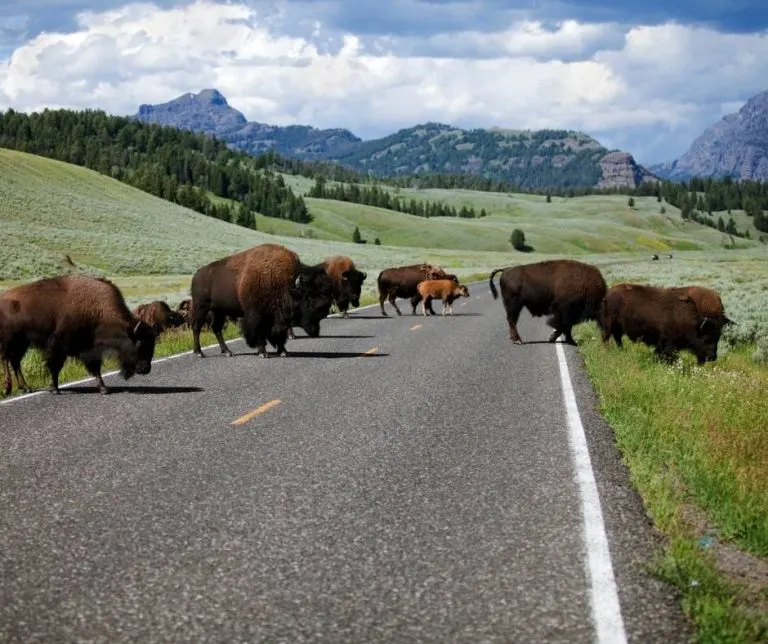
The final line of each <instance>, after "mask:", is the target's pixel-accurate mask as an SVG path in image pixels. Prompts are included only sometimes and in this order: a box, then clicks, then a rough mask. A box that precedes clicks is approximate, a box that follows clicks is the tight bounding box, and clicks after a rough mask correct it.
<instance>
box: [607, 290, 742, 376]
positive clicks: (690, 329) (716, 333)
mask: <svg viewBox="0 0 768 644" xmlns="http://www.w3.org/2000/svg"><path fill="white" fill-rule="evenodd" d="M694 288H695V287H694ZM693 293H694V294H696V293H697V291H695V290H694V291H693ZM699 295H700V293H699ZM726 319H727V318H726ZM597 322H598V326H599V328H600V330H601V332H602V338H603V342H608V341H609V340H610V338H611V337H613V339H614V341H615V342H616V344H617V346H619V347H620V346H622V338H623V336H625V335H626V336H627V337H628V338H629V339H630V340H633V341H639V342H643V343H644V344H646V345H648V346H652V347H655V353H656V355H657V356H658V357H660V358H662V359H664V360H672V359H674V358H675V357H676V355H677V353H678V352H679V351H681V350H683V349H688V350H690V351H691V352H692V353H693V354H694V355H695V356H696V359H697V361H698V363H699V364H703V363H705V362H707V361H710V360H716V359H717V343H718V341H719V340H720V333H721V331H722V327H723V325H724V322H722V320H719V319H716V318H710V317H707V316H706V315H705V314H703V313H702V312H701V310H700V303H699V302H697V300H696V297H695V295H691V292H690V291H689V290H688V288H662V287H658V286H646V285H644V284H626V283H623V284H617V285H615V286H613V287H611V288H610V289H608V292H607V294H606V296H605V299H604V300H603V303H602V306H601V310H600V315H599V316H598V319H597ZM729 322H730V321H729Z"/></svg>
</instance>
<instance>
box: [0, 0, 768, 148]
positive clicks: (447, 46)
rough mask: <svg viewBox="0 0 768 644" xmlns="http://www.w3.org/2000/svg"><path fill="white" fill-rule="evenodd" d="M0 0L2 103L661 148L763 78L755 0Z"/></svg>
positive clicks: (760, 86) (368, 131)
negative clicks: (213, 110) (176, 110)
mask: <svg viewBox="0 0 768 644" xmlns="http://www.w3.org/2000/svg"><path fill="white" fill-rule="evenodd" d="M0 4H1V5H2V11H0V109H4V108H6V107H14V108H15V109H21V110H25V111H30V110H36V109H41V108H43V107H46V106H50V107H72V108H83V107H99V108H102V109H105V110H107V111H110V112H113V113H118V114H128V113H133V112H135V111H136V109H137V107H138V105H139V104H140V103H147V102H164V101H167V100H170V99H172V98H174V97H175V96H177V95H179V94H182V93H184V92H188V91H192V92H197V91H199V90H200V89H203V88H205V87H216V88H218V89H219V90H220V91H222V93H223V94H224V95H225V96H226V97H227V98H228V100H229V103H230V104H231V105H232V106H234V107H236V108H237V109H239V110H240V111H242V112H243V113H244V114H245V115H246V117H247V118H249V119H250V120H255V121H260V122H266V123H275V124H281V125H285V124H290V123H301V124H309V125H314V126H316V127H348V128H349V129H351V130H352V131H353V132H354V133H355V134H357V135H358V136H361V137H363V138H373V137H377V136H382V135H385V134H388V133H391V132H393V131H395V130H397V129H399V128H401V127H408V126H411V125H415V124H416V123H420V122H424V121H441V122H445V123H451V124H455V125H458V126H460V127H493V126H499V127H506V128H513V129H524V128H525V129H527V128H531V129H537V128H542V127H551V128H566V129H579V130H582V131H585V132H587V133H588V134H590V135H592V136H594V137H595V138H597V139H598V140H600V141H601V142H602V143H603V144H605V145H606V146H608V147H612V148H613V147H615V148H620V149H625V150H628V151H629V152H632V153H633V154H634V155H635V157H636V158H637V159H638V160H639V161H641V162H643V163H653V162H656V161H662V160H667V159H672V158H675V157H676V156H679V155H680V154H681V153H682V152H684V151H685V149H687V147H688V146H689V145H690V143H691V141H692V140H693V138H694V137H695V136H696V135H698V134H699V133H700V132H701V131H702V130H703V129H704V128H705V127H707V126H709V125H711V124H712V123H714V122H715V121H717V120H718V119H719V118H721V117H722V116H723V115H724V114H726V113H729V112H733V111H735V110H737V109H738V108H739V107H740V106H741V104H743V102H744V101H745V100H746V99H747V98H749V97H750V96H752V95H754V94H756V93H758V92H760V91H763V90H766V89H768V80H766V77H765V74H764V70H765V63H764V61H765V60H768V3H766V2H765V1H764V0H762V1H760V2H758V1H755V0H732V1H730V2H722V1H720V0H699V1H696V2H691V1H678V2H677V3H674V4H673V3H669V2H663V1H661V0H649V1H647V2H644V3H638V2H634V1H633V2H626V1H623V0H622V1H617V0H612V1H608V0H588V1H586V2H568V1H561V2H555V1H547V0H538V1H533V0H526V1H522V2H505V1H502V0H387V1H384V0H381V1H373V0H356V1H351V2H348V1H344V0H259V1H258V2H254V1H249V0H242V1H238V0H229V1H227V2H225V1H223V0H196V1H195V2H189V1H187V2H174V1H168V0H156V1H155V2H142V3H134V4H132V3H126V2H125V1H123V0H98V1H95V0H92V1H88V0H0ZM764 83H765V85H764Z"/></svg>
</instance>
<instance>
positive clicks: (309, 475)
mask: <svg viewBox="0 0 768 644" xmlns="http://www.w3.org/2000/svg"><path fill="white" fill-rule="evenodd" d="M470 292H471V294H472V296H471V298H470V299H469V300H466V299H463V300H460V301H459V302H457V303H456V305H455V307H454V309H455V312H456V315H455V316H454V317H453V318H447V319H446V318H442V317H440V316H437V317H434V318H433V317H429V318H423V317H421V316H418V317H411V316H410V315H404V316H403V317H401V318H397V317H390V318H382V317H381V316H380V314H379V313H378V309H377V308H368V309H364V310H360V311H357V312H355V313H354V314H353V315H354V317H353V318H352V319H349V320H342V319H338V318H337V319H329V320H327V321H325V322H323V325H322V333H323V336H324V337H321V338H318V339H309V338H307V337H298V338H297V339H296V340H292V341H289V344H288V350H289V351H290V352H291V355H290V356H289V357H288V358H272V359H269V360H264V359H260V358H257V357H255V356H254V355H253V352H252V351H251V350H249V349H248V348H247V347H246V346H245V345H244V344H243V343H242V342H234V343H232V344H231V347H232V349H233V350H235V352H236V353H237V355H236V356H235V357H234V358H225V357H221V356H219V355H217V352H216V350H213V349H209V350H208V351H207V354H208V356H209V357H208V358H206V359H204V360H200V359H199V358H194V357H192V356H190V355H186V356H182V357H179V358H176V359H173V360H167V361H163V362H160V363H157V364H155V366H154V367H153V370H152V373H151V374H150V375H149V376H145V377H140V376H137V377H136V378H134V379H132V380H130V381H128V382H124V381H122V380H120V379H119V377H117V376H112V377H110V378H108V379H107V384H108V385H111V386H113V387H114V392H113V393H112V394H111V395H109V396H101V395H99V394H97V393H95V387H94V386H93V384H92V383H87V384H83V385H79V386H76V387H72V388H69V389H64V390H63V394H62V395H61V396H59V397H56V396H52V395H50V394H48V393H43V394H41V395H38V396H33V397H30V398H26V399H24V400H19V401H16V402H13V403H10V404H5V405H0V641H3V642H16V641H18V642H75V641H78V642H109V643H113V642H122V641H134V642H168V641H174V642H191V641H196V642H202V641H205V642H334V643H336V642H396V643H401V642H590V641H595V640H596V638H597V630H596V626H595V623H596V622H595V619H594V617H593V615H594V614H595V611H596V610H597V611H598V612H599V611H600V610H601V609H602V608H604V607H601V606H597V607H595V606H593V605H591V601H590V597H591V589H592V587H591V585H590V584H591V581H590V577H589V574H588V566H587V556H588V554H587V553H588V544H587V543H586V542H585V538H584V525H585V524H584V517H583V515H582V510H581V502H580V492H579V487H578V485H577V483H576V479H575V474H574V457H573V453H572V451H571V448H570V447H569V440H568V426H567V425H568V423H567V420H566V408H565V404H564V400H563V393H562V390H561V383H560V375H559V368H558V358H557V354H556V347H555V346H554V345H552V344H548V343H545V342H543V340H544V339H545V338H546V337H547V335H548V332H549V330H548V328H547V327H545V325H544V322H543V320H542V319H536V320H533V319H531V318H530V317H524V318H523V320H522V323H521V325H520V330H521V334H522V336H523V339H524V340H526V341H529V342H530V341H537V342H532V343H530V344H525V345H522V346H515V345H512V344H511V343H510V341H509V340H508V336H507V330H506V323H505V320H504V312H503V307H502V304H501V302H500V301H493V300H492V299H491V297H490V295H489V293H488V289H487V285H481V284H477V285H471V286H470ZM478 296H479V297H478ZM406 304H407V303H406ZM462 304H464V306H462ZM439 309H440V305H439V304H438V305H437V307H436V310H438V311H439ZM404 310H405V309H404ZM297 334H298V331H297ZM564 349H565V354H566V355H567V356H568V363H569V368H570V373H571V377H572V380H573V388H574V392H575V395H576V400H577V402H578V407H579V412H580V414H581V420H582V423H583V426H584V432H585V434H586V437H587V443H588V446H589V453H590V456H591V459H592V466H593V470H594V475H595V479H596V482H597V490H598V492H599V495H600V501H601V503H602V513H603V518H604V522H605V531H606V534H607V538H608V544H609V547H610V558H611V562H610V568H611V569H612V572H613V574H614V577H615V581H616V586H617V588H618V599H619V604H620V610H621V622H622V624H623V633H624V634H625V635H626V640H627V641H631V642H682V641H685V640H686V638H687V637H688V636H689V635H690V631H689V626H688V624H687V622H686V620H685V618H684V617H683V615H682V614H681V610H680V608H679V603H678V601H677V599H676V598H675V596H674V595H673V594H672V592H671V591H670V590H669V589H668V588H666V587H665V586H663V585H662V584H660V583H659V582H657V581H655V580H654V579H653V578H651V577H650V576H649V575H648V573H647V572H646V566H647V563H648V561H649V559H650V558H651V557H652V555H653V552H654V549H655V548H657V547H658V543H657V542H656V541H655V538H654V535H653V532H652V530H651V527H650V525H649V522H648V519H647V518H646V516H645V514H644V512H643V508H642V504H641V503H640V501H639V499H638V497H637V495H636V494H635V493H634V492H633V491H632V489H631V487H630V486H629V483H628V476H627V472H626V470H625V468H624V467H623V465H622V464H621V461H620V459H619V456H618V454H617V451H616V449H615V447H614V444H613V441H612V437H611V434H610V430H609V429H608V428H607V426H606V425H605V424H604V423H603V422H602V421H601V420H600V418H599V417H598V416H597V414H596V413H595V412H594V408H595V398H594V394H593V392H592V390H591V389H590V387H589V384H588V382H587V380H586V378H585V376H584V374H583V371H582V369H581V368H580V364H579V358H578V354H577V353H576V351H575V350H574V349H573V348H572V347H564ZM233 423H236V424H233ZM609 639H611V638H609ZM605 641H608V640H605ZM613 641H620V639H615V638H614V639H613Z"/></svg>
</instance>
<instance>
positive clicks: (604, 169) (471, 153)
mask: <svg viewBox="0 0 768 644" xmlns="http://www.w3.org/2000/svg"><path fill="white" fill-rule="evenodd" d="M135 118H137V119H139V120H141V121H143V122H145V123H159V124H161V125H171V126H174V127H178V128H184V129H190V130H193V131H197V132H204V133H206V134H212V135H215V136H216V137H217V138H219V139H221V140H223V141H225V142H226V143H228V144H229V145H230V146H232V147H235V148H238V149H242V150H244V151H246V152H249V153H251V154H259V153H262V152H264V151H265V150H268V149H274V150H275V151H276V152H277V153H279V154H281V155H282V156H286V157H290V158H298V159H303V160H323V161H334V162H337V163H340V164H343V165H345V166H348V167H351V168H354V169H356V170H359V171H361V172H366V173H370V174H373V175H376V176H385V175H410V174H417V173H466V174H481V175H484V176H488V177H491V178H493V179H500V180H504V181H508V182H512V183H514V184H516V185H519V186H521V187H526V188H540V189H546V188H553V189H554V188H561V189H562V188H566V189H567V188H583V187H596V186H597V187H615V186H629V187H635V186H637V185H639V184H640V183H642V182H643V181H644V180H650V179H653V178H654V177H653V176H652V175H651V173H649V172H648V171H647V170H646V169H645V168H643V167H642V166H640V165H638V164H637V163H635V160H634V159H633V158H632V155H630V154H629V153H627V152H620V151H609V150H608V149H606V148H605V147H604V146H602V145H601V144H600V143H598V142H597V141H596V140H595V139H593V138H591V137H590V136H587V135H586V134H584V133H582V132H575V131H571V130H537V131H531V130H502V129H497V128H493V129H475V130H462V129H460V128H456V127H452V126H450V125H445V124H442V123H425V124H422V125H416V126H414V127H411V128H407V129H404V130H400V131H399V132H396V133H394V134H391V135H389V136H386V137H384V138H381V139H373V140H369V141H363V140H362V139H361V138H359V137H357V136H355V135H354V134H352V133H351V132H350V131H349V130H345V129H326V130H320V129H317V128H314V127H310V126H306V125H291V126H287V127H280V126H275V125H267V124H264V123H256V122H249V121H248V120H247V119H246V118H245V116H243V114H242V113H241V112H239V111H237V110H236V109H234V108H232V107H231V106H230V105H229V104H228V103H227V99H226V98H225V97H224V96H223V95H222V94H221V93H220V92H219V91H217V90H215V89H205V90H203V91H201V92H200V93H199V94H192V93H187V94H183V95H182V96H179V97H178V98H176V99H174V100H172V101H170V102H168V103H163V104H161V105H141V106H140V107H139V111H138V112H137V114H136V115H135Z"/></svg>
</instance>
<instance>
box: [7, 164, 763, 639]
mask: <svg viewBox="0 0 768 644" xmlns="http://www.w3.org/2000/svg"><path fill="white" fill-rule="evenodd" d="M286 182H287V183H289V184H290V185H292V186H294V187H295V188H296V189H297V190H299V191H306V190H308V189H309V188H310V187H311V185H312V182H311V181H310V180H308V179H304V178H301V177H286ZM401 194H403V195H404V196H405V195H407V196H408V198H411V197H413V198H415V199H429V200H438V201H443V202H444V203H450V204H453V205H456V206H457V207H461V205H467V206H472V207H474V208H475V210H476V211H478V212H479V210H480V209H481V208H485V209H486V210H487V211H488V213H489V214H488V216H487V217H484V218H482V219H478V220H461V219H453V218H437V219H422V218H418V217H414V216H412V215H406V214H400V213H395V212H392V211H388V210H382V209H379V208H371V207H366V206H360V205H355V204H349V203H341V202H332V201H327V200H317V199H307V204H308V207H309V209H310V212H311V213H312V215H313V216H314V220H313V221H312V223H311V224H308V225H300V224H295V223H292V222H288V221H282V220H275V219H269V218H266V217H262V216H257V228H258V230H248V229H244V228H241V227H237V226H234V225H232V224H229V223H226V222H221V221H217V220H214V219H211V218H208V217H205V216H203V215H200V214H198V213H194V212H192V211H189V210H186V209H184V208H181V207H179V206H176V205H174V204H170V203H168V202H165V201H162V200H160V199H157V198H155V197H152V196H150V195H147V194H145V193H142V192H139V191H137V190H134V189H132V188H130V187H128V186H126V185H124V184H122V183H119V182H117V181H113V180H111V179H109V178H106V177H103V176H101V175H98V174H96V173H94V172H91V171H89V170H85V169H82V168H77V167H74V166H70V165H67V164H64V163H60V162H57V161H52V160H48V159H42V158H39V157H34V156H31V155H26V154H23V153H19V152H10V151H6V150H0V227H2V232H3V243H2V244H0V290H2V289H3V288H4V287H8V286H10V285H12V284H15V283H18V282H21V281H27V280H30V279H32V278H36V277H40V276H45V275H53V274H60V273H62V272H67V271H71V270H77V271H83V272H86V273H90V274H95V275H104V276H108V277H110V279H113V280H114V281H115V282H116V283H117V284H118V286H119V287H120V288H121V290H122V291H123V293H124V295H125V296H126V299H127V301H128V303H129V305H131V306H134V305H136V304H138V303H140V302H143V301H148V300H150V299H163V300H166V301H168V302H169V303H171V304H172V305H173V304H175V303H176V302H177V301H179V300H181V299H182V298H183V297H186V296H187V293H188V290H189V281H190V277H191V275H192V273H193V272H194V271H195V270H196V269H197V268H198V267H199V266H201V265H202V264H205V263H207V262H209V261H212V260H213V259H216V258H218V257H222V256H225V255H227V254H230V253H232V252H235V251H237V250H241V249H244V248H247V247H250V246H253V245H255V244H260V243H265V242H275V243H280V244H284V245H287V246H288V247H290V248H292V249H293V250H295V251H297V252H298V253H299V254H300V256H301V257H302V259H303V260H304V261H305V262H307V263H315V262H318V261H320V260H321V259H322V258H324V257H326V256H328V255H331V254H337V253H339V254H345V255H349V256H351V257H353V258H354V259H355V261H356V263H357V264H358V266H359V267H360V268H361V269H362V270H365V271H368V279H367V280H366V283H365V288H364V293H363V299H364V301H366V302H370V301H372V299H373V297H374V291H375V276H376V275H377V273H378V271H379V270H381V269H382V268H384V267H386V266H396V265H402V264H410V263H414V262H418V261H431V262H434V263H438V264H441V265H443V266H444V267H446V268H447V269H450V270H451V271H452V272H455V273H457V274H458V275H459V276H460V277H461V278H462V279H463V280H465V281H470V280H471V279H475V278H482V277H483V276H487V274H488V272H489V271H490V270H492V269H494V268H498V267H503V266H509V265H512V264H520V263H527V262H532V261H537V260H540V259H545V258H551V257H562V256H567V257H573V258H577V259H580V260H582V261H585V262H589V263H592V264H595V265H596V266H598V267H599V268H600V270H601V271H602V272H603V274H604V276H605V277H606V280H607V282H608V283H609V285H610V284H614V283H616V282H620V281H634V282H643V283H651V284H657V285H673V284H674V285H680V284H693V283H696V284H701V285H705V286H711V287H713V288H715V289H717V290H718V291H719V292H720V294H721V296H722V298H723V301H724V304H725V307H726V312H727V314H728V316H729V317H730V318H732V319H733V320H735V321H736V323H737V324H736V325H734V326H732V327H727V329H726V331H725V333H724V336H723V338H722V340H721V342H720V346H719V358H718V360H717V362H716V363H713V364H712V363H710V364H707V365H704V366H702V367H699V366H697V365H695V364H694V362H695V361H694V360H693V359H692V357H691V356H689V355H687V354H683V355H682V356H681V358H680V360H679V361H678V362H677V363H675V364H674V365H671V366H670V365H664V364H660V363H658V362H657V361H656V360H654V359H653V357H652V355H651V351H650V350H649V349H648V348H647V347H644V346H642V345H632V344H631V343H628V346H627V347H626V348H625V349H623V350H620V349H617V348H616V347H614V346H610V345H609V346H604V345H603V344H602V342H600V340H599V338H598V335H597V330H596V327H595V326H594V324H585V325H582V326H581V327H579V329H578V333H577V339H578V340H579V341H580V345H581V346H580V352H581V356H582V358H583V360H584V363H585V367H586V369H587V372H588V374H589V376H590V378H591V380H592V382H593V384H594V386H595V389H596V391H597V393H598V396H599V399H600V405H601V411H602V413H603V414H604V416H605V417H606V419H607V420H608V422H609V423H610V425H611V426H612V427H613V429H614V431H615V434H616V440H617V444H618V446H619V449H620V450H621V453H622V456H623V458H624V460H625V463H626V464H627V466H628V468H629V471H630V473H631V477H632V481H633V484H634V485H635V486H636V488H637V489H638V491H639V492H640V494H641V495H642V497H643V499H644V502H645V504H646V508H647V511H648V513H649V515H650V516H651V518H652V519H653V521H654V523H655V525H656V527H657V528H658V529H659V530H660V531H661V532H662V533H663V534H664V535H665V537H666V544H667V546H666V548H664V550H663V552H661V553H660V554H659V557H658V559H657V561H656V563H655V565H654V573H655V574H657V575H658V576H660V577H661V578H663V579H665V580H666V581H668V582H670V583H673V584H675V585H676V586H677V587H678V588H679V589H680V591H681V594H682V597H683V602H684V606H685V609H686V610H687V612H688V613H689V614H690V615H691V616H692V618H693V619H694V621H695V622H696V624H697V626H698V634H697V637H698V640H699V641H708V642H724V641H733V642H750V641H765V639H767V638H768V623H767V620H766V615H768V572H765V574H764V576H763V577H760V575H759V574H758V575H757V576H755V575H754V573H749V572H746V573H745V572H744V570H745V569H746V570H748V571H749V570H752V571H754V570H758V571H760V570H764V569H765V567H766V566H768V563H766V560H767V559H768V469H766V464H768V438H767V437H768V434H767V433H766V428H768V406H767V405H765V403H764V400H765V391H766V390H768V246H766V245H765V244H761V243H760V242H759V241H757V236H758V235H757V234H756V231H752V233H753V239H752V240H742V239H736V240H735V245H736V248H726V247H725V246H728V245H730V240H729V239H727V237H726V236H724V235H722V234H721V233H718V232H717V231H715V230H712V229H710V228H706V227H704V226H701V225H699V224H696V223H690V222H687V223H683V221H682V219H681V218H680V215H679V212H678V211H677V209H676V208H674V207H672V206H670V205H669V204H664V206H665V208H666V211H667V212H666V214H665V215H662V214H660V213H659V207H660V204H659V203H658V202H657V201H656V199H655V198H635V204H636V206H635V208H634V209H631V208H629V207H628V205H627V198H626V197H623V196H592V197H580V198H572V199H561V198H557V197H555V198H553V199H552V203H546V201H545V198H544V197H540V196H535V195H517V194H514V195H509V194H496V193H480V192H472V191H464V190H456V191H451V190H402V191H401ZM736 215H737V216H738V217H740V215H739V214H738V213H736ZM738 222H739V227H740V228H743V227H744V226H746V225H747V224H748V223H749V220H748V218H746V216H744V217H740V218H738ZM355 226H357V227H358V228H359V229H360V231H361V233H362V236H363V237H364V238H366V239H367V240H368V243H366V244H352V243H350V240H351V236H352V231H353V230H354V228H355ZM514 228H521V229H522V230H523V231H524V232H525V235H526V240H527V242H528V243H529V244H530V245H531V246H533V248H534V249H535V250H534V252H531V253H520V252H517V251H514V250H512V248H511V246H510V244H509V236H510V233H511V231H512V230H513V229H514ZM376 237H379V238H380V240H381V242H382V245H381V246H377V245H374V244H373V240H374V239H375V238H376ZM654 252H655V253H658V254H659V255H660V257H661V259H660V260H658V261H651V258H650V256H651V253H654ZM670 252H671V253H672V254H673V258H672V259H667V257H666V256H667V253H670ZM65 255H68V256H69V257H70V258H71V259H72V261H73V262H74V264H75V266H74V267H72V266H70V265H68V264H67V263H66V261H65V259H64V257H65ZM497 305H498V306H499V307H501V303H500V302H499V303H498V304H497ZM236 334H237V329H236V328H234V327H230V329H229V330H228V335H229V336H230V337H231V336H233V335H236ZM204 341H205V342H207V343H210V342H211V341H212V338H211V337H210V335H208V336H207V337H206V338H205V340H204ZM190 348H191V338H190V334H189V333H188V332H187V333H172V334H170V335H168V336H167V337H166V338H164V339H163V341H162V342H161V343H160V344H159V345H158V355H159V356H160V355H169V354H172V353H177V352H180V351H186V350H189V349H190ZM504 349H505V347H500V350H504ZM25 369H26V370H27V371H28V373H29V375H30V381H31V382H34V383H35V384H36V385H37V386H44V385H45V384H47V374H46V373H45V369H44V367H43V365H42V363H41V362H40V359H39V356H38V355H36V354H34V353H30V354H29V356H28V357H27V359H26V362H25ZM83 375H84V371H83V369H82V367H81V366H80V365H78V364H77V363H74V362H72V361H70V362H68V363H67V366H66V368H65V372H64V374H63V376H64V377H63V379H62V381H65V380H73V379H77V378H81V377H83ZM702 544H704V545H702ZM733 553H737V555H734V554H733ZM726 555H728V556H726ZM734 561H741V562H742V564H741V565H740V566H739V565H736V564H734ZM724 562H725V563H724ZM750 575H752V576H750Z"/></svg>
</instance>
